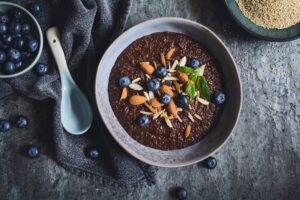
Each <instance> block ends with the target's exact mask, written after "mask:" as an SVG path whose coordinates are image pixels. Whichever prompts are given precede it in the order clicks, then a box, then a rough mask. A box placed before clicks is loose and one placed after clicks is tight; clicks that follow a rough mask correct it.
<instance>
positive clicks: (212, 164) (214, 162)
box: [204, 156, 217, 169]
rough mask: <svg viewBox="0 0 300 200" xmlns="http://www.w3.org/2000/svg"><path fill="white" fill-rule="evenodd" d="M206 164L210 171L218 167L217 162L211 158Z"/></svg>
mask: <svg viewBox="0 0 300 200" xmlns="http://www.w3.org/2000/svg"><path fill="white" fill-rule="evenodd" d="M204 164H205V166H206V167H207V168H208V169H214V168H215V167H216V166H217V160H216V159H215V158H214V157H212V156H211V157H208V158H207V159H206V160H204Z"/></svg>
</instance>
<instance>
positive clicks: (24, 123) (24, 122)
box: [16, 115, 28, 129]
mask: <svg viewBox="0 0 300 200" xmlns="http://www.w3.org/2000/svg"><path fill="white" fill-rule="evenodd" d="M16 124H17V126H18V127H19V128H22V129H24V128H27V127H28V119H27V117H25V116H23V115H19V116H18V117H17V120H16Z"/></svg>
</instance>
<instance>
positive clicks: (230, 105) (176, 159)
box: [95, 18, 242, 167]
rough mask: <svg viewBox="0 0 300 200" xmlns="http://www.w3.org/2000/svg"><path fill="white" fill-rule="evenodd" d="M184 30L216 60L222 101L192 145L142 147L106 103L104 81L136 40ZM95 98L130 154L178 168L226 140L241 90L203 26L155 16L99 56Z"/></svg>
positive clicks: (227, 58)
mask: <svg viewBox="0 0 300 200" xmlns="http://www.w3.org/2000/svg"><path fill="white" fill-rule="evenodd" d="M163 31H169V32H177V33H184V34H186V35H188V36H190V37H191V38H193V39H195V40H197V41H198V42H200V43H201V44H203V45H204V46H205V47H206V48H207V49H209V51H210V52H211V53H212V54H213V55H214V57H215V58H216V59H217V61H218V62H219V63H220V68H221V69H220V70H221V71H222V73H223V79H224V81H225V85H226V91H225V92H226V95H227V96H226V98H227V99H226V104H225V106H224V110H223V112H222V114H221V117H220V119H219V121H218V123H217V124H216V126H215V127H214V128H213V129H212V130H211V132H210V133H209V134H208V135H207V136H206V137H204V138H203V139H202V140H201V141H200V142H198V143H197V144H194V145H193V146H190V147H187V148H183V149H178V150H171V151H163V150H158V149H153V148H150V147H146V146H144V145H142V144H140V143H138V142H137V141H136V140H134V139H133V138H132V137H131V136H129V135H128V134H127V132H126V131H125V129H124V128H123V127H122V126H121V124H120V123H119V121H118V119H117V118H116V116H115V114H114V112H113V110H112V107H111V105H110V102H109V95H108V82H109V76H110V73H111V69H112V67H113V65H114V63H115V61H116V59H117V57H118V56H119V55H120V54H121V52H122V51H123V50H124V49H125V48H126V47H128V46H129V45H130V44H131V43H132V42H133V41H135V40H136V39H138V38H140V37H142V36H145V35H149V34H151V33H155V32H163ZM95 92H96V100H97V105H98V109H99V112H100V115H101V117H102V119H103V121H104V123H105V124H106V126H107V128H108V130H109V131H110V133H111V135H112V136H113V137H114V139H115V140H116V141H117V142H118V143H119V144H120V145H121V146H122V147H123V148H124V149H125V150H126V151H127V152H128V153H130V154H131V155H132V156H134V157H136V158H137V159H139V160H141V161H143V162H145V163H148V164H150V165H155V166H160V167H180V166H186V165H191V164H194V163H197V162H199V161H202V160H203V159H205V158H207V157H208V156H210V155H211V154H213V153H214V152H215V151H217V150H218V149H220V148H221V147H222V146H223V145H224V144H225V143H226V141H227V140H228V139H229V137H230V135H231V134H232V131H233V129H234V127H235V125H236V122H237V120H238V116H239V113H240V109H241V104H242V89H241V83H240V78H239V74H238V71H237V68H236V65H235V62H234V60H233V58H232V56H231V54H230V52H229V51H228V49H227V48H226V47H225V45H224V43H223V42H222V41H221V40H220V39H219V38H218V36H217V35H216V34H214V33H213V32H212V31H211V30H209V29H208V28H206V27H205V26H203V25H201V24H198V23H196V22H193V21H190V20H186V19H181V18H158V19H154V20H149V21H146V22H143V23H141V24H139V25H136V26H134V27H133V28H131V29H129V30H128V31H126V32H125V33H123V34H122V35H121V36H120V37H119V38H117V39H116V40H115V41H114V42H113V43H112V44H111V45H110V47H109V48H108V49H107V51H106V52H105V54H104V55H103V57H102V59H101V61H100V64H99V67H98V72H97V76H96V86H95Z"/></svg>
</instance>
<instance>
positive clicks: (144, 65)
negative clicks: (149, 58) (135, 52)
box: [140, 62, 155, 75]
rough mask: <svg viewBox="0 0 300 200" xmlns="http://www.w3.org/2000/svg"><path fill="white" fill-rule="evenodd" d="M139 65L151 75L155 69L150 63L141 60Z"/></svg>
mask: <svg viewBox="0 0 300 200" xmlns="http://www.w3.org/2000/svg"><path fill="white" fill-rule="evenodd" d="M140 66H141V68H142V70H143V71H144V72H146V73H147V74H150V75H151V74H153V72H154V71H155V69H154V67H153V66H152V65H150V64H149V63H148V62H141V63H140Z"/></svg>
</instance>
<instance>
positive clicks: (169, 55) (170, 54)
mask: <svg viewBox="0 0 300 200" xmlns="http://www.w3.org/2000/svg"><path fill="white" fill-rule="evenodd" d="M174 51H175V48H171V49H170V50H169V51H168V53H167V56H166V57H167V59H168V60H170V59H171V57H172V55H173V53H174Z"/></svg>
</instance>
